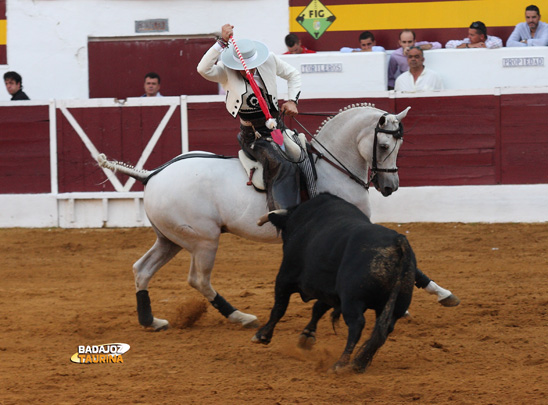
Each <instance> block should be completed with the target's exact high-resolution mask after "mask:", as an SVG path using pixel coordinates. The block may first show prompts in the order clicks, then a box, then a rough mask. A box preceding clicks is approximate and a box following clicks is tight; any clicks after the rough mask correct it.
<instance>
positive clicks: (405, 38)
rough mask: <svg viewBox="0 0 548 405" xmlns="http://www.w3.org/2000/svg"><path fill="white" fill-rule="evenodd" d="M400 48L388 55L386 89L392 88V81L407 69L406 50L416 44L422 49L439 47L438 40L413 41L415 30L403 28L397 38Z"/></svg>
mask: <svg viewBox="0 0 548 405" xmlns="http://www.w3.org/2000/svg"><path fill="white" fill-rule="evenodd" d="M398 43H399V44H400V48H398V49H396V50H395V51H394V52H392V55H390V61H389V62H388V90H392V89H394V83H395V82H396V78H397V77H398V76H399V75H401V74H402V73H403V72H407V71H408V70H409V65H408V64H407V52H408V51H409V49H410V48H411V47H412V46H418V47H419V48H421V49H422V50H423V51H426V50H428V49H441V44H440V43H439V42H427V41H418V42H415V32H414V31H412V30H403V31H402V32H400V39H399V40H398Z"/></svg>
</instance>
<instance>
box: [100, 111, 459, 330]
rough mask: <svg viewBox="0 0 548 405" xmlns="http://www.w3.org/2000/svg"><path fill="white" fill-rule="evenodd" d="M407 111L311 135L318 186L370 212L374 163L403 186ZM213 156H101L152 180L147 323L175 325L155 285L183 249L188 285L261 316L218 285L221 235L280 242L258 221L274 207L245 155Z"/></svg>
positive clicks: (359, 116) (238, 316) (232, 313)
mask: <svg viewBox="0 0 548 405" xmlns="http://www.w3.org/2000/svg"><path fill="white" fill-rule="evenodd" d="M408 110H409V107H408V108H407V109H406V110H405V111H403V112H401V113H399V114H397V115H393V114H388V113H386V112H385V111H382V110H379V109H376V108H374V107H372V106H371V105H367V104H363V105H359V106H352V107H348V108H346V109H344V110H343V111H341V112H339V113H338V114H337V115H336V116H334V117H332V118H330V119H328V120H327V121H325V122H324V123H323V124H322V126H321V127H320V128H319V130H318V131H317V132H316V135H315V137H314V138H313V139H312V141H311V145H312V147H313V148H314V149H315V150H316V152H315V153H316V154H318V155H320V154H321V157H322V158H320V159H318V160H317V162H316V170H317V177H318V178H317V190H318V192H323V191H329V192H330V193H332V194H335V195H338V196H339V197H342V198H344V199H345V200H347V201H349V202H351V203H353V204H355V205H356V206H357V207H358V208H359V209H360V210H362V211H363V212H364V213H365V214H366V215H367V216H370V214H371V208H370V205H369V191H368V189H367V184H368V183H369V176H368V170H369V169H372V173H373V175H374V177H375V178H374V180H373V183H374V184H375V187H376V188H377V189H378V190H379V191H380V192H381V193H382V194H383V195H384V196H388V195H390V194H391V193H392V192H394V191H396V190H397V189H398V186H399V178H398V173H397V167H396V158H397V155H398V150H399V148H400V146H401V143H402V136H403V127H402V126H401V121H402V120H403V118H404V117H405V116H406V115H407V111H408ZM318 151H319V152H318ZM204 155H205V154H204ZM214 156H215V155H210V156H209V158H206V157H207V155H205V156H203V157H192V158H188V159H182V160H178V161H176V162H174V163H172V164H169V165H167V166H166V167H165V168H163V169H162V170H158V169H157V170H156V171H148V170H138V169H135V168H134V167H132V166H128V165H126V164H123V163H119V162H115V161H108V160H107V159H106V157H105V156H104V155H99V156H98V158H97V160H98V162H99V164H100V165H101V166H102V167H105V168H108V169H111V170H113V171H119V172H121V173H125V174H127V175H129V176H131V177H134V178H136V179H137V180H140V181H142V182H146V188H145V193H144V206H145V211H146V213H147V216H148V218H149V220H150V222H151V224H152V227H153V228H154V230H155V232H156V235H157V240H156V243H155V244H154V246H152V248H151V249H150V250H149V251H148V252H147V253H146V254H145V255H144V256H143V257H141V258H140V259H139V260H138V261H137V262H136V263H135V264H134V265H133V273H134V277H135V287H136V290H137V308H138V315H139V322H140V323H141V324H142V325H143V326H146V327H148V326H150V327H152V328H154V329H156V330H161V329H165V328H167V327H168V321H167V320H164V319H159V318H155V317H153V315H152V311H151V307H150V298H149V295H148V284H149V282H150V280H151V278H152V276H153V275H154V274H155V273H156V272H157V271H158V270H159V269H160V268H161V267H162V266H164V265H165V264H166V263H167V262H169V261H170V260H171V259H172V258H173V257H174V256H175V255H176V254H177V253H178V252H179V251H180V250H181V249H182V248H184V249H186V250H188V251H189V252H190V254H191V264H190V272H189V275H188V283H189V284H190V285H191V286H192V287H194V288H196V289H197V290H198V291H199V292H200V293H202V295H203V296H204V297H206V298H207V300H208V301H210V302H211V303H212V304H213V306H214V307H215V308H217V309H218V310H219V312H221V314H223V315H224V316H225V317H227V318H228V319H229V320H230V321H231V322H234V323H238V322H239V323H241V324H242V325H244V326H252V325H255V324H256V320H257V317H256V316H255V315H251V314H246V313H243V312H241V311H238V310H236V309H235V308H234V307H232V306H231V305H230V304H229V303H228V302H227V301H226V300H225V299H224V298H223V297H222V296H221V295H219V294H218V293H217V291H216V290H215V289H214V288H213V286H212V285H211V282H210V279H211V272H212V270H213V264H214V261H215V255H216V252H217V248H218V245H219V237H220V235H221V233H224V232H230V233H233V234H235V235H238V236H241V237H244V238H247V239H251V240H255V241H260V242H269V243H273V242H274V243H281V240H280V238H279V237H278V235H277V232H276V229H275V228H274V227H273V226H272V225H271V224H268V225H267V226H263V227H260V226H258V225H257V219H258V218H260V217H261V216H263V215H264V214H265V213H266V212H267V204H266V197H265V194H264V193H259V192H257V191H255V190H254V188H253V187H249V186H247V185H246V182H247V175H246V172H245V171H244V169H243V167H242V165H241V164H240V162H239V160H238V159H220V158H219V159H217V158H214ZM211 157H213V158H211ZM374 161H375V162H374ZM375 165H376V166H377V167H374V166H375ZM375 172H376V173H375ZM155 173H156V174H155ZM153 174H154V175H153ZM151 175H152V177H150V178H149V176H151ZM147 179H148V181H147ZM432 283H433V282H432ZM432 283H431V284H432ZM434 284H435V283H434ZM436 287H438V286H437V285H436ZM431 292H432V293H434V292H433V291H431ZM435 292H436V294H438V299H439V300H440V301H441V300H443V299H445V302H446V303H447V299H448V297H449V296H451V297H454V296H453V295H452V294H451V293H450V292H449V291H448V290H444V289H441V288H440V289H439V290H436V291H435ZM455 298H456V297H455ZM453 305H457V304H454V303H453ZM447 306H452V305H447Z"/></svg>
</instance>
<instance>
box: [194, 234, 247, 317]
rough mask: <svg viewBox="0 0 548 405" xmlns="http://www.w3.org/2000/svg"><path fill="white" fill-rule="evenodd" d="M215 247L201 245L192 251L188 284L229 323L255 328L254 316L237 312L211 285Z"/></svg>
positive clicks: (213, 245)
mask: <svg viewBox="0 0 548 405" xmlns="http://www.w3.org/2000/svg"><path fill="white" fill-rule="evenodd" d="M217 247H218V245H217V244H216V243H202V244H200V245H199V246H197V247H196V248H195V249H193V252H192V259H191V262H190V272H189V273H188V283H189V284H190V286H192V287H193V288H195V289H196V290H198V291H199V292H200V293H201V294H202V295H203V296H204V297H206V298H207V300H208V301H209V302H210V303H211V305H213V306H214V307H215V308H216V309H217V310H218V311H219V312H220V313H221V315H223V316H224V317H225V318H227V319H228V320H229V321H230V322H232V323H241V324H242V325H243V326H245V327H256V326H257V317H256V316H255V315H251V314H246V313H244V312H241V311H238V310H237V309H236V308H234V307H233V306H232V305H231V304H230V303H229V302H228V301H227V300H225V299H224V298H223V297H222V296H221V295H220V294H219V293H218V292H217V291H215V290H214V289H213V286H212V285H211V272H212V270H213V264H214V262H215V255H216V253H217Z"/></svg>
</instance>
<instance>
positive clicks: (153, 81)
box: [141, 72, 163, 97]
mask: <svg viewBox="0 0 548 405" xmlns="http://www.w3.org/2000/svg"><path fill="white" fill-rule="evenodd" d="M141 97H163V96H162V95H161V94H160V75H159V74H158V73H154V72H150V73H147V74H146V75H145V94H143V95H142V96H141Z"/></svg>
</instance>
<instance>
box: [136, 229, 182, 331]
mask: <svg viewBox="0 0 548 405" xmlns="http://www.w3.org/2000/svg"><path fill="white" fill-rule="evenodd" d="M180 250H181V247H180V246H178V245H176V244H175V243H173V242H171V241H169V240H167V239H166V238H164V237H162V236H158V239H156V243H154V246H152V247H151V248H150V250H149V251H148V252H146V253H145V254H144V256H143V257H141V258H140V259H139V260H137V262H135V264H134V265H133V276H134V278H135V288H136V290H137V314H138V315H139V323H140V324H141V325H143V326H145V327H152V328H154V330H157V331H159V330H163V329H167V328H168V326H169V322H168V321H167V320H165V319H159V318H155V317H154V316H153V315H152V309H151V306H150V297H149V296H148V283H149V282H150V279H151V278H152V276H153V275H154V273H156V272H157V271H158V270H159V269H160V268H161V267H162V266H163V265H164V264H166V263H167V262H169V261H170V260H171V259H172V258H173V257H174V256H175V255H176V254H177V253H179V251H180Z"/></svg>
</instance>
